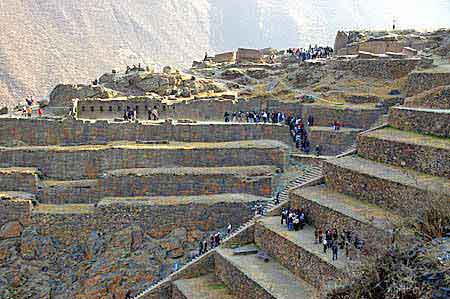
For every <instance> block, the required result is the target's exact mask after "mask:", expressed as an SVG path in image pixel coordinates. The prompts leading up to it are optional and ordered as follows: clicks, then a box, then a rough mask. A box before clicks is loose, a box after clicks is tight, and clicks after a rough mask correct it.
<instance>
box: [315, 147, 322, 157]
mask: <svg viewBox="0 0 450 299" xmlns="http://www.w3.org/2000/svg"><path fill="white" fill-rule="evenodd" d="M320 154H321V148H320V145H316V156H317V157H319V156H320Z"/></svg>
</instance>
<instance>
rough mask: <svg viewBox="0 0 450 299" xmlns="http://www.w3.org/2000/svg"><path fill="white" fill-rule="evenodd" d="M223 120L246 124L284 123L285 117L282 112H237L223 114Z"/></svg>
mask: <svg viewBox="0 0 450 299" xmlns="http://www.w3.org/2000/svg"><path fill="white" fill-rule="evenodd" d="M223 117H224V120H225V122H226V123H229V122H239V123H242V122H247V123H255V124H257V123H274V124H275V123H284V122H285V120H286V115H285V114H284V113H283V112H267V111H260V112H255V111H247V112H244V111H238V112H228V111H227V112H225V113H224V115H223Z"/></svg>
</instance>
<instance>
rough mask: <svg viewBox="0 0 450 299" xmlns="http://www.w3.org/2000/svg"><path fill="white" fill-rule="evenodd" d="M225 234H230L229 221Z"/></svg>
mask: <svg viewBox="0 0 450 299" xmlns="http://www.w3.org/2000/svg"><path fill="white" fill-rule="evenodd" d="M227 234H228V235H230V234H231V223H228V226H227Z"/></svg>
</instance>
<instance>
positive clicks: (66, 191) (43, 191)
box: [37, 180, 102, 204]
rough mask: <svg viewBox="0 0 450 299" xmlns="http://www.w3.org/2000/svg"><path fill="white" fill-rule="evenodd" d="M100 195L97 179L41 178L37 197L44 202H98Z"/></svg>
mask: <svg viewBox="0 0 450 299" xmlns="http://www.w3.org/2000/svg"><path fill="white" fill-rule="evenodd" d="M101 196H102V194H101V193H100V192H99V188H98V180H76V181H53V180H43V181H41V182H40V184H39V192H38V194H37V199H38V200H39V202H41V203H45V204H88V203H95V202H98V201H99V199H100V197H101Z"/></svg>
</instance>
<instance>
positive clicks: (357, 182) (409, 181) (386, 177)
mask: <svg viewBox="0 0 450 299" xmlns="http://www.w3.org/2000/svg"><path fill="white" fill-rule="evenodd" d="M323 171H324V175H325V181H326V184H327V185H328V186H330V187H331V188H332V189H334V190H336V191H338V192H341V193H345V194H348V195H350V196H353V197H355V198H358V199H360V200H366V201H367V202H369V203H372V204H375V205H377V206H380V207H384V208H386V209H388V210H391V211H393V212H395V213H397V214H399V215H403V216H412V217H416V216H417V213H420V211H423V210H424V209H426V208H427V207H428V206H429V205H430V204H431V202H432V201H436V202H442V203H444V202H448V201H449V198H450V182H449V181H448V179H446V178H440V177H435V176H430V175H426V174H421V173H417V172H414V171H411V170H403V169H400V168H396V167H393V166H386V165H384V164H381V163H377V162H372V161H369V160H365V159H362V158H358V157H345V158H340V159H333V160H327V161H325V162H324V164H323ZM424 198H427V200H426V201H425V200H424ZM411 207H415V209H411Z"/></svg>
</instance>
